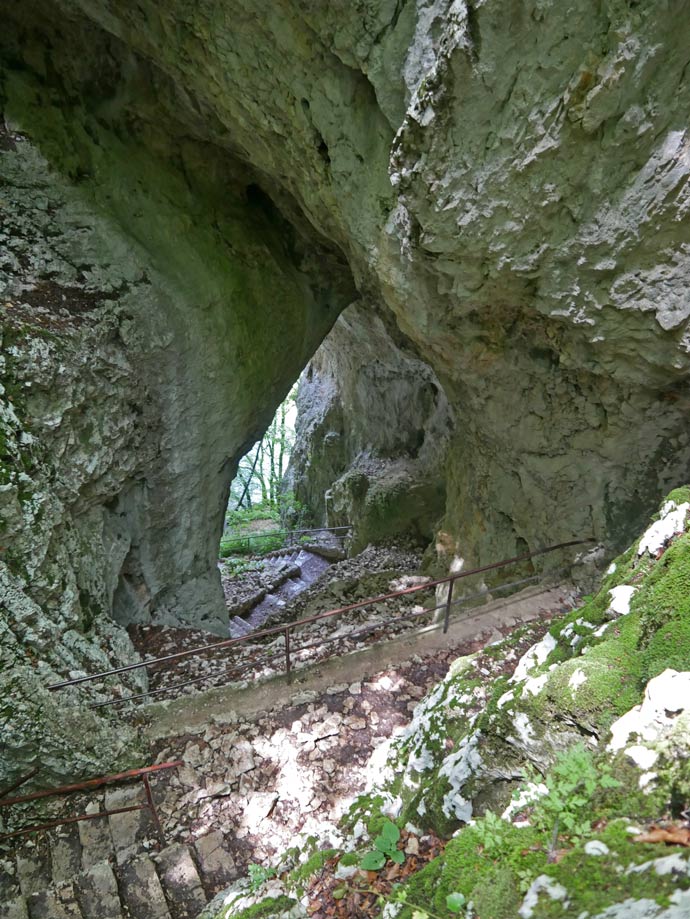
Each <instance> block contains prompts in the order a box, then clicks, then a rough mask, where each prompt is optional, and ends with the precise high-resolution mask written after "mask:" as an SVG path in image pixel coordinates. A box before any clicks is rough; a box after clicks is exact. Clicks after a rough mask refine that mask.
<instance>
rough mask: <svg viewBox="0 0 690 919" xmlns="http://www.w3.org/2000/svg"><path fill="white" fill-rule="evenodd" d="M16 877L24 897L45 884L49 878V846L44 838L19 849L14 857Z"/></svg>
mask: <svg viewBox="0 0 690 919" xmlns="http://www.w3.org/2000/svg"><path fill="white" fill-rule="evenodd" d="M16 864H17V878H18V880H19V887H20V889H21V892H22V896H23V897H24V898H28V897H30V896H31V894H32V893H40V892H41V891H42V890H44V888H45V887H46V886H47V884H46V879H50V878H51V877H52V875H51V864H50V847H49V845H48V842H47V840H46V839H45V838H43V839H40V840H39V841H38V843H37V844H30V845H28V846H25V847H23V848H22V849H21V851H20V852H19V854H18V855H17V859H16Z"/></svg>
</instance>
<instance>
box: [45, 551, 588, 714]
mask: <svg viewBox="0 0 690 919" xmlns="http://www.w3.org/2000/svg"><path fill="white" fill-rule="evenodd" d="M594 541H595V540H593V539H577V540H570V541H569V542H563V543H558V545H555V546H548V547H547V548H545V549H537V550H536V551H534V552H526V553H525V554H524V555H516V556H514V557H513V558H509V559H504V560H503V561H500V562H494V563H493V564H491V565H483V566H481V567H480V568H472V569H470V570H468V571H461V572H458V573H457V574H451V575H448V576H447V577H445V578H439V579H438V580H436V581H427V582H426V583H425V584H419V585H415V586H414V587H407V588H406V589H404V590H396V591H393V592H392V593H388V594H382V595H381V596H378V597H373V598H371V599H368V600H362V601H360V602H358V603H351V604H349V605H348V606H341V607H339V608H338V609H334V610H328V611H327V612H324V613H318V614H317V615H315V616H309V617H308V618H305V619H298V620H296V621H295V622H289V623H286V624H284V625H277V626H272V627H271V628H267V629H261V630H257V631H255V632H249V633H248V634H246V635H242V636H240V637H239V638H228V639H224V640H221V641H216V642H212V643H211V644H207V645H201V646H199V647H197V648H190V649H188V650H186V651H177V652H175V653H173V654H166V655H164V656H163V657H156V658H152V659H149V660H144V661H139V662H137V663H135V664H126V665H124V666H122V667H115V668H113V669H112V670H104V671H102V672H101V673H95V674H92V675H90V676H82V677H76V678H74V679H72V680H63V681H62V682H60V683H53V684H52V685H51V686H48V689H49V690H51V691H57V690H62V689H67V688H68V687H70V686H77V685H80V684H82V683H87V682H92V681H93V680H102V679H105V678H106V677H109V676H117V675H118V674H121V673H128V672H130V671H132V670H140V669H142V668H148V667H152V666H155V665H158V664H169V663H171V662H172V661H178V660H182V659H183V658H186V657H193V656H195V655H199V654H204V653H206V652H209V651H217V650H220V649H223V648H229V647H232V646H234V645H239V644H240V643H242V642H247V641H252V642H253V641H256V640H257V639H259V638H267V637H269V636H274V635H279V634H283V635H284V638H285V645H284V650H283V651H279V652H274V653H273V654H270V655H268V656H267V657H264V658H259V659H258V660H257V659H254V660H252V661H251V662H250V663H249V664H248V666H247V667H245V668H243V669H242V670H240V671H239V672H238V673H235V672H233V673H232V674H227V673H226V674H224V676H230V677H231V678H232V679H236V678H237V676H238V675H241V674H242V673H243V672H245V671H246V670H248V669H256V667H257V664H262V665H263V664H267V663H273V662H274V661H276V660H277V659H279V658H281V657H284V660H285V672H286V673H287V674H288V675H290V673H291V671H292V657H293V655H294V653H295V651H294V649H293V648H292V647H291V637H292V632H294V631H295V630H296V629H299V628H300V627H301V626H305V625H311V624H312V623H314V622H319V621H321V620H325V619H332V618H334V617H336V616H342V615H343V614H344V613H349V612H352V611H354V610H360V609H365V608H367V607H369V606H373V605H375V604H377V603H382V602H384V601H386V600H392V599H395V598H396V597H403V596H409V595H411V594H415V593H419V592H420V591H424V590H430V589H432V588H434V589H435V588H436V587H439V586H440V585H442V584H448V596H447V597H446V599H445V600H444V601H443V603H441V604H439V605H437V606H433V607H431V608H424V609H423V610H420V611H413V612H410V613H405V614H402V615H400V616H396V617H393V618H391V619H388V620H387V621H386V623H385V625H386V626H389V625H392V624H393V623H396V622H399V621H402V620H405V619H416V618H419V617H421V616H428V615H429V614H430V613H436V612H438V611H439V610H443V611H444V613H443V631H444V632H447V631H448V626H449V622H450V611H451V609H452V607H453V606H461V605H466V604H467V603H468V602H470V601H471V600H473V599H478V598H480V597H482V596H486V591H480V592H479V593H476V594H474V595H470V596H464V597H462V598H460V599H458V600H455V601H454V600H453V587H454V585H455V582H456V581H459V580H462V579H463V578H468V577H471V576H472V575H476V574H483V573H484V572H487V571H495V570H497V569H499V568H505V567H507V566H509V565H515V564H518V563H519V562H524V561H528V560H529V559H532V558H535V557H536V556H539V555H546V554H547V553H549V552H556V551H557V550H559V549H567V548H570V547H571V546H581V545H585V544H587V543H591V542H594ZM538 580H539V575H537V574H534V575H530V576H529V577H526V578H520V579H519V580H517V581H512V582H510V583H507V584H502V585H498V586H497V587H492V588H491V592H492V593H497V592H499V591H502V590H508V589H511V588H513V587H518V586H521V585H524V584H529V583H533V582H535V581H538ZM380 628H382V625H381V624H380V623H377V624H375V625H373V626H372V625H368V626H366V627H365V628H364V629H361V630H359V631H357V632H353V633H348V635H347V636H345V637H348V638H351V637H358V636H361V635H363V634H367V633H368V632H372V631H376V630H377V629H380ZM343 637H344V636H342V635H338V636H332V637H325V638H320V639H319V640H318V641H316V642H312V643H310V644H307V645H303V646H302V647H300V648H299V649H298V650H299V651H300V652H301V651H307V650H310V649H313V648H315V647H320V646H322V645H325V644H328V643H329V642H331V641H335V640H338V639H342V638H343ZM208 679H209V675H208V674H205V675H204V676H200V677H194V678H193V679H189V680H185V681H183V682H181V683H175V684H173V685H172V686H166V687H164V688H161V689H153V690H149V691H148V692H142V693H137V694H135V695H130V696H123V697H121V698H117V699H109V700H107V701H105V702H93V703H91V707H92V708H101V707H104V706H109V705H120V704H122V703H124V702H136V701H138V700H140V699H144V698H148V697H150V696H155V695H159V694H161V693H166V692H172V691H173V690H176V689H181V688H183V687H184V686H189V685H192V684H193V683H199V682H202V681H204V680H208Z"/></svg>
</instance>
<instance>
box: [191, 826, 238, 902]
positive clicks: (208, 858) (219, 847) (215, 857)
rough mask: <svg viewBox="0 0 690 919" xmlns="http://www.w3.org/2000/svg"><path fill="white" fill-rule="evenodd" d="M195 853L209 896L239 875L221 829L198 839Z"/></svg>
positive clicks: (195, 844)
mask: <svg viewBox="0 0 690 919" xmlns="http://www.w3.org/2000/svg"><path fill="white" fill-rule="evenodd" d="M194 854H195V856H196V863H197V865H198V866H199V872H200V874H201V880H202V882H203V885H204V889H205V890H206V894H207V896H208V897H213V896H215V894H216V893H218V891H219V890H222V889H223V888H224V887H227V886H228V884H230V883H231V882H232V881H234V880H235V879H236V878H237V877H238V874H239V872H238V871H237V868H236V867H235V862H234V860H233V858H232V855H231V854H230V851H229V848H228V847H226V845H225V837H224V836H223V834H222V833H221V832H220V830H216V831H215V832H213V833H208V834H207V835H206V836H202V837H200V838H199V839H197V840H196V842H195V843H194Z"/></svg>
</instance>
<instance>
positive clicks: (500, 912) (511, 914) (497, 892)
mask: <svg viewBox="0 0 690 919" xmlns="http://www.w3.org/2000/svg"><path fill="white" fill-rule="evenodd" d="M470 899H471V900H472V903H473V904H474V908H475V912H476V913H477V915H478V916H481V919H515V916H517V914H518V909H519V907H520V903H521V902H522V896H521V894H520V891H519V890H518V887H517V883H516V878H515V875H514V874H513V872H512V871H511V869H510V868H504V867H499V868H497V869H496V870H495V871H494V872H493V874H490V875H489V876H488V877H487V878H486V879H485V881H484V882H483V883H481V884H477V886H476V887H475V888H474V889H473V890H472V893H471V895H470Z"/></svg>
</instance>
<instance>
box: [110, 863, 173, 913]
mask: <svg viewBox="0 0 690 919" xmlns="http://www.w3.org/2000/svg"><path fill="white" fill-rule="evenodd" d="M118 878H119V881H120V890H121V892H122V898H123V900H124V902H125V905H126V907H127V909H128V910H129V915H130V916H131V917H132V919H171V916H170V911H169V910H168V904H167V901H166V899H165V894H164V892H163V888H162V886H161V882H160V880H159V878H158V875H157V874H156V868H155V866H154V864H153V862H152V861H151V859H150V858H149V856H148V855H140V856H139V857H138V858H134V859H132V860H131V861H129V862H127V864H126V865H123V866H122V867H121V868H120V869H119V870H118Z"/></svg>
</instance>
